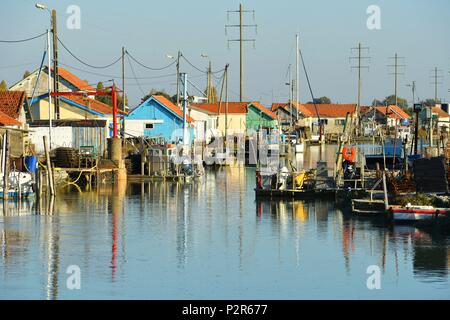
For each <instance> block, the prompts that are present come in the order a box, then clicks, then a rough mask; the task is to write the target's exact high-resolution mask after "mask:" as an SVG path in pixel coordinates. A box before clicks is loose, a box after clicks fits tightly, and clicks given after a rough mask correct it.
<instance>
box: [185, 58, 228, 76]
mask: <svg viewBox="0 0 450 320" xmlns="http://www.w3.org/2000/svg"><path fill="white" fill-rule="evenodd" d="M181 57H182V58H183V59H184V60H185V61H186V62H187V63H188V64H189V65H190V66H191V67H192V68H194V69H196V70H197V71H200V72H202V73H205V74H207V73H208V71H205V70H202V69H200V68H199V67H196V66H195V65H194V64H193V63H192V62H190V61H189V60H188V58H186V56H185V55H184V54H181ZM224 70H225V69H220V70H217V71H211V73H213V74H217V73H221V72H223V71H224Z"/></svg>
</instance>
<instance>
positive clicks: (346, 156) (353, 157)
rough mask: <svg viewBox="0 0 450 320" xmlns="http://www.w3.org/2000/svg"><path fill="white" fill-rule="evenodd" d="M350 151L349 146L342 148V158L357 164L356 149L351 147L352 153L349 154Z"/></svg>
mask: <svg viewBox="0 0 450 320" xmlns="http://www.w3.org/2000/svg"><path fill="white" fill-rule="evenodd" d="M348 151H349V150H348V148H347V146H345V147H344V148H342V157H343V158H344V160H346V161H348V162H355V160H356V147H351V149H350V153H348Z"/></svg>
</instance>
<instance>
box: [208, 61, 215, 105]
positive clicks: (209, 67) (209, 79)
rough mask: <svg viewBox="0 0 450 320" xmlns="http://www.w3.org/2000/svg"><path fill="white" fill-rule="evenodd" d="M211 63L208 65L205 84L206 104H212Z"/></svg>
mask: <svg viewBox="0 0 450 320" xmlns="http://www.w3.org/2000/svg"><path fill="white" fill-rule="evenodd" d="M211 70H212V69H211V61H209V64H208V80H207V83H206V98H207V99H208V103H214V102H215V101H213V100H214V99H213V96H212V71H211Z"/></svg>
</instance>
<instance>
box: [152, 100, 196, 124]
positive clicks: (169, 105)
mask: <svg viewBox="0 0 450 320" xmlns="http://www.w3.org/2000/svg"><path fill="white" fill-rule="evenodd" d="M152 97H153V98H154V99H155V100H157V101H158V102H159V103H161V104H162V105H164V106H165V107H167V108H169V109H170V110H171V111H172V112H173V113H175V114H177V115H178V116H180V117H181V118H183V111H182V110H181V109H180V108H178V107H177V106H176V105H175V104H174V103H173V102H172V101H170V100H169V99H167V98H166V97H164V96H158V95H156V96H152ZM186 121H187V122H194V119H192V118H191V117H190V116H189V115H187V114H186Z"/></svg>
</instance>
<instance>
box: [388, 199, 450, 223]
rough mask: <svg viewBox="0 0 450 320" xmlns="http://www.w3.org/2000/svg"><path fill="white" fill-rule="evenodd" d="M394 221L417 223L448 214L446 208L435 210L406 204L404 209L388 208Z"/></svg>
mask: <svg viewBox="0 0 450 320" xmlns="http://www.w3.org/2000/svg"><path fill="white" fill-rule="evenodd" d="M390 211H391V212H392V217H393V219H394V220H395V221H405V222H406V221H418V220H428V219H434V218H437V217H442V216H445V215H448V214H450V209H448V208H435V207H433V206H416V205H411V204H409V203H408V204H407V205H406V206H405V207H401V206H392V207H391V208H390Z"/></svg>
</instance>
